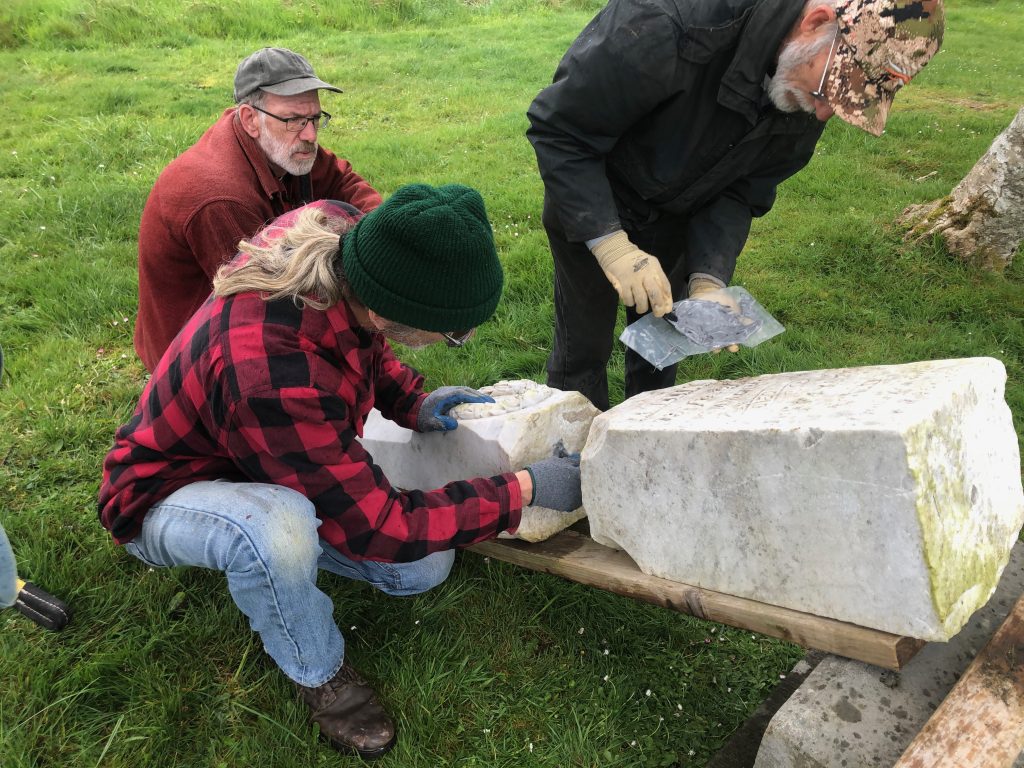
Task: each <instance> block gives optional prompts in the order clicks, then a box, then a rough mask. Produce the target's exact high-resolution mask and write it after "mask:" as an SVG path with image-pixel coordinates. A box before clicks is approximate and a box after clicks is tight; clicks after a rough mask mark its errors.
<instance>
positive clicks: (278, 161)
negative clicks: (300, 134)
mask: <svg viewBox="0 0 1024 768" xmlns="http://www.w3.org/2000/svg"><path fill="white" fill-rule="evenodd" d="M260 120H261V123H262V124H261V125H260V128H262V130H261V131H260V137H259V139H258V142H259V145H260V149H262V150H263V153H264V154H265V155H266V156H267V159H268V160H270V162H272V163H273V164H274V165H277V166H279V167H281V168H283V169H284V170H285V171H287V172H288V173H290V174H291V175H292V176H305V175H306V174H307V173H309V172H310V171H311V170H312V169H313V163H315V162H316V153H317V151H318V147H317V144H316V142H315V141H299V142H298V144H293V145H291V146H289V145H288V144H286V143H285V142H283V141H279V140H278V139H276V138H275V137H274V135H273V134H272V133H271V132H270V131H269V130H267V123H266V120H267V118H266V116H265V115H260ZM293 152H313V156H312V157H311V158H309V159H308V160H301V161H300V160H295V159H293V158H292V153H293Z"/></svg>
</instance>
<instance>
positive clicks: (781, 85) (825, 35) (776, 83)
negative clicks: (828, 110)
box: [768, 27, 836, 114]
mask: <svg viewBox="0 0 1024 768" xmlns="http://www.w3.org/2000/svg"><path fill="white" fill-rule="evenodd" d="M835 34H836V30H835V28H834V27H831V28H830V29H826V30H824V31H823V32H822V34H821V36H820V37H818V38H817V39H816V40H811V41H810V42H807V43H801V42H797V41H796V40H791V41H790V42H788V43H786V44H785V45H784V46H782V51H781V52H780V53H779V64H778V66H777V67H776V68H775V77H773V78H772V79H771V81H770V82H769V84H768V98H769V99H771V101H772V104H774V105H775V107H776V109H779V110H780V111H782V112H809V113H811V114H814V97H813V96H811V94H810V93H808V92H807V91H806V90H805V89H803V88H800V87H798V86H796V85H794V84H793V72H794V71H795V70H796V68H797V67H799V66H802V65H805V64H807V62H808V61H810V60H811V59H813V58H814V57H815V56H817V55H818V53H819V52H820V51H821V50H822V49H823V48H825V47H826V46H829V45H831V43H832V40H833V39H834V38H835ZM829 65H830V66H831V62H829Z"/></svg>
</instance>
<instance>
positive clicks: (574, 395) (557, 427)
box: [360, 380, 600, 541]
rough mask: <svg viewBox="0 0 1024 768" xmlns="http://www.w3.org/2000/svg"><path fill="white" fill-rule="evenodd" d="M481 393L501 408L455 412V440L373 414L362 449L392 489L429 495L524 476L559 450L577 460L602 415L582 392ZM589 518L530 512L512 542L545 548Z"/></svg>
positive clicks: (502, 389) (508, 386)
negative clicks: (462, 483) (452, 486)
mask: <svg viewBox="0 0 1024 768" xmlns="http://www.w3.org/2000/svg"><path fill="white" fill-rule="evenodd" d="M480 391H481V392H484V393H486V394H489V395H490V396H491V397H493V398H494V400H495V402H494V403H467V404H465V405H460V406H457V407H455V408H453V409H452V410H451V413H450V415H452V416H454V417H455V418H456V420H457V421H458V422H459V426H458V428H457V429H454V430H452V431H450V432H428V433H423V434H421V433H419V432H412V431H410V430H408V429H403V428H402V427H399V426H398V425H397V424H395V423H394V422H392V421H388V420H387V419H385V418H384V417H383V416H381V415H380V413H379V412H378V411H376V410H374V411H372V412H371V413H370V416H369V417H368V418H367V420H366V425H365V427H364V429H363V437H362V438H361V440H360V442H362V444H363V447H364V448H365V449H366V450H367V451H369V453H370V455H371V456H372V457H373V460H374V461H375V462H376V463H377V465H378V466H380V467H381V468H382V469H383V470H384V474H385V475H387V477H388V480H390V481H391V483H392V485H396V486H398V487H400V488H408V489H411V488H420V489H424V490H429V489H432V488H440V487H441V486H442V485H444V484H445V483H450V482H452V481H453V480H465V479H467V478H470V477H481V476H482V477H490V476H491V475H497V474H500V473H502V472H517V471H519V470H520V469H523V468H525V467H526V465H527V464H531V463H532V462H534V461H538V460H540V459H545V458H547V457H548V456H551V455H552V453H553V451H554V449H555V446H556V445H557V444H558V443H559V442H561V444H562V445H563V446H564V448H565V450H566V451H568V452H569V453H578V452H580V451H581V450H582V449H583V444H584V443H585V442H586V439H587V433H588V432H589V431H590V423H591V422H592V421H593V420H594V417H595V416H597V414H598V413H600V411H598V410H597V408H595V407H594V406H593V405H591V403H590V401H589V400H587V398H585V397H584V396H583V395H581V394H580V393H579V392H562V391H560V390H557V389H552V388H551V387H546V386H544V385H543V384H538V383H536V382H534V381H527V380H520V381H499V382H498V383H497V384H494V385H492V386H489V387H482V388H481V389H480ZM585 515H586V512H585V511H584V509H583V507H580V508H579V509H577V510H576V511H575V512H570V513H566V512H559V511H557V510H552V509H545V508H544V507H525V508H524V509H523V519H522V522H521V523H520V525H519V528H518V529H517V531H516V532H515V533H514V534H513V535H512V537H514V538H519V539H524V540H526V541H542V540H543V539H546V538H548V537H549V536H553V535H554V534H556V533H558V532H559V531H560V530H562V529H563V528H567V527H568V526H570V525H572V524H573V523H575V522H576V521H577V520H579V519H581V518H582V517H584V516H585ZM502 536H503V537H508V536H507V535H506V534H502Z"/></svg>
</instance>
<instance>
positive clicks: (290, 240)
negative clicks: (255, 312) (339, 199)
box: [213, 208, 354, 309]
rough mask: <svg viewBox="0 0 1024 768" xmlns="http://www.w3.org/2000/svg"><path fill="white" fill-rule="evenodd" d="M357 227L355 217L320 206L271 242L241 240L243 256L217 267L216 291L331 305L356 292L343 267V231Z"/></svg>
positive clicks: (300, 217)
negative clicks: (340, 236) (255, 292)
mask: <svg viewBox="0 0 1024 768" xmlns="http://www.w3.org/2000/svg"><path fill="white" fill-rule="evenodd" d="M353 226H354V222H353V221H351V220H350V219H347V218H344V217H340V216H337V217H336V216H329V215H328V214H327V213H325V212H324V211H323V210H321V209H318V208H310V209H308V210H305V211H302V212H301V213H300V214H299V215H298V216H297V217H296V219H295V223H294V224H293V225H291V226H289V227H287V228H285V229H283V230H281V232H280V235H279V236H277V237H274V238H273V239H271V240H269V242H268V243H266V244H263V245H260V244H258V242H256V241H255V240H243V241H242V242H240V243H239V244H238V250H239V251H240V253H241V254H244V256H243V257H241V258H239V259H238V260H237V261H235V262H231V263H230V264H225V265H224V266H223V267H221V268H220V269H219V270H217V275H216V276H215V277H214V278H213V293H214V295H215V296H231V295H233V294H236V293H243V292H248V291H259V292H261V293H262V294H263V299H264V300H266V301H273V300H274V299H284V298H290V299H292V301H294V302H295V303H296V305H298V306H299V307H305V306H310V307H313V308H315V309H327V308H328V307H330V306H333V305H334V304H337V303H338V302H339V301H340V300H342V299H345V298H348V297H349V296H350V295H351V291H350V288H349V286H348V282H347V281H346V280H345V276H344V271H343V270H342V268H341V259H340V254H339V247H340V242H339V235H342V234H344V233H345V232H347V231H348V230H349V229H351V228H352V227H353ZM265 231H266V230H265ZM272 234H274V235H277V234H278V233H277V232H274V233H272Z"/></svg>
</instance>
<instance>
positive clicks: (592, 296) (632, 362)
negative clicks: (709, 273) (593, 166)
mask: <svg viewBox="0 0 1024 768" xmlns="http://www.w3.org/2000/svg"><path fill="white" fill-rule="evenodd" d="M543 223H544V228H545V230H547V235H548V243H549V244H550V246H551V255H552V257H553V258H554V261H555V338H554V343H553V346H552V349H551V355H550V356H549V357H548V364H547V370H548V381H547V383H548V386H549V387H554V388H555V389H561V390H565V391H578V392H582V393H583V394H584V395H586V397H587V398H588V399H589V400H590V402H592V403H593V404H594V405H595V406H597V407H598V408H600V409H601V410H602V411H606V410H608V407H609V402H608V360H609V358H610V357H611V354H612V345H613V344H614V342H615V339H614V333H615V321H616V319H617V317H618V309H619V294H618V293H617V292H616V290H615V289H614V288H612V286H611V283H609V282H608V278H607V277H605V274H604V271H603V270H602V269H601V267H600V265H599V264H598V263H597V259H595V258H594V255H593V254H592V253H591V252H590V250H589V249H588V248H587V246H586V245H585V244H584V243H570V242H569V241H568V240H566V239H565V234H564V233H563V231H562V228H561V225H560V224H559V222H558V218H557V216H556V215H555V214H554V211H553V210H552V209H551V206H550V205H549V204H548V202H547V200H546V199H545V203H544V215H543ZM685 233H686V220H685V219H684V218H681V217H668V216H662V217H660V218H658V219H657V220H656V221H654V222H653V223H651V224H648V225H644V226H643V227H637V228H627V229H626V234H627V235H628V236H629V239H630V240H631V241H632V242H633V244H634V245H636V246H637V247H638V248H640V249H641V250H643V251H646V252H647V253H650V254H652V255H653V256H656V257H657V259H658V261H660V262H661V268H662V269H663V270H664V271H665V274H666V275H667V276H668V279H669V283H671V285H672V299H673V301H677V300H679V299H681V298H683V297H684V296H685V295H686V280H687V276H688V275H689V270H688V269H687V267H686V255H685ZM639 318H640V315H639V314H637V312H636V310H635V309H634V308H633V307H626V323H627V324H629V323H633V322H635V321H636V320H637V319H639ZM625 368H626V370H625V374H626V397H627V398H628V397H632V396H633V395H635V394H638V393H639V392H648V391H650V390H653V389H663V388H665V387H671V386H673V385H674V384H675V381H676V368H677V366H676V365H672V366H670V367H668V368H665V369H663V370H660V371H659V370H658V369H657V368H655V367H654V366H652V365H651V364H650V363H648V362H647V361H646V360H644V359H643V358H642V357H641V356H640V355H638V354H637V353H636V352H634V351H633V350H631V349H627V350H626V365H625Z"/></svg>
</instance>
